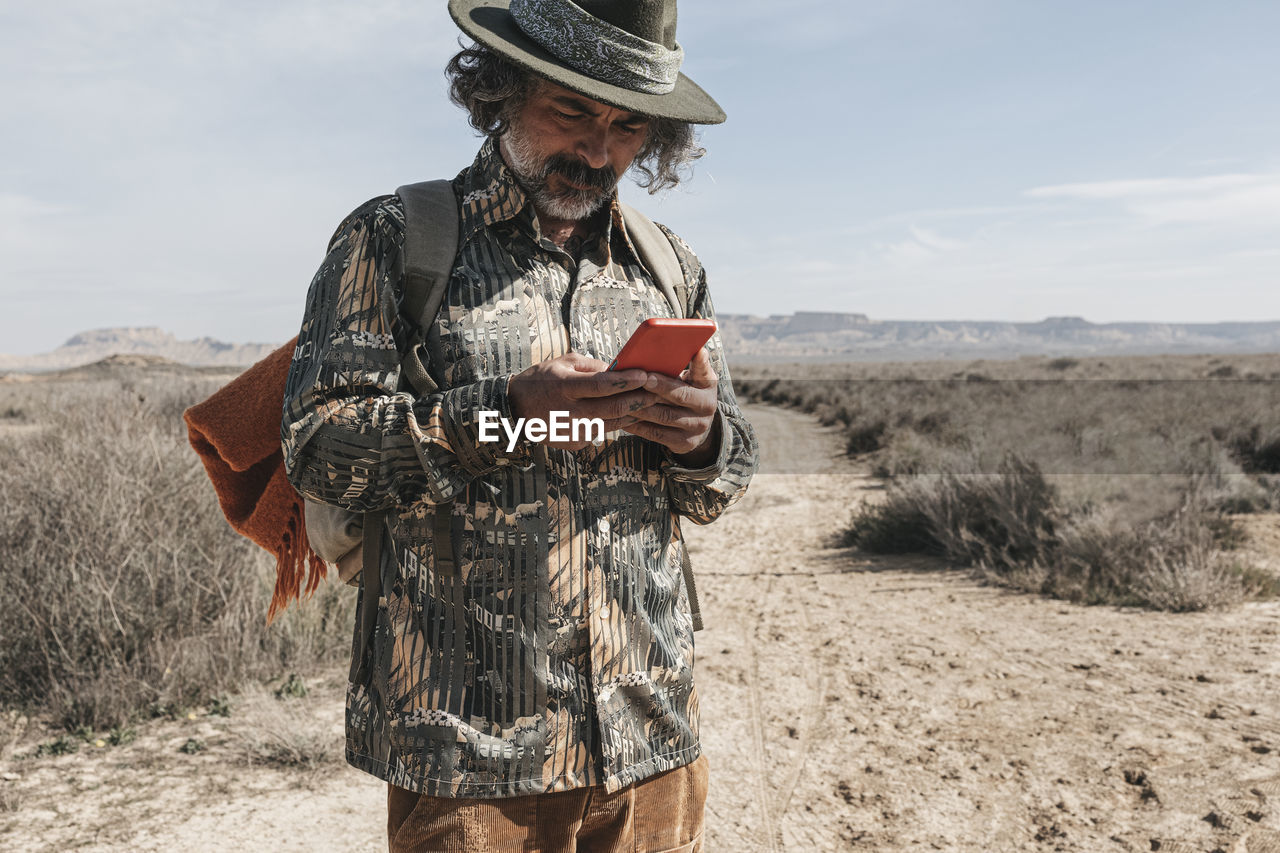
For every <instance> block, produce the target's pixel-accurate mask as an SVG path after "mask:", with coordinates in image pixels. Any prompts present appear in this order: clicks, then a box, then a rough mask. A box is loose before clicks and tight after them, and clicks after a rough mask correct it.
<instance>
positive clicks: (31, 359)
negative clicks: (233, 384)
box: [0, 326, 280, 371]
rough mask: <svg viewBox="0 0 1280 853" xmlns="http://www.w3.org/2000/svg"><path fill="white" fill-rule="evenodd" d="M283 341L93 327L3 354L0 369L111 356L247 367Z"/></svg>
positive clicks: (84, 361)
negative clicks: (50, 346) (32, 349)
mask: <svg viewBox="0 0 1280 853" xmlns="http://www.w3.org/2000/svg"><path fill="white" fill-rule="evenodd" d="M278 346H280V344H278V343H276V344H229V343H224V342H223V341H215V340H214V339H213V338H196V339H195V340H192V341H180V340H178V339H177V338H176V337H174V336H173V335H172V334H170V333H169V332H166V331H164V330H162V329H157V328H155V327H153V326H149V327H141V328H118V329H93V330H92V331H88V332H80V333H79V334H77V335H72V336H71V337H70V338H69V339H67V342H66V343H64V344H63V345H62V346H60V347H58V348H57V349H55V350H53V351H52V352H46V353H40V354H39V355H0V370H8V371H36V370H62V369H64V368H67V367H77V366H79V365H82V364H90V363H92V362H96V361H100V360H102V359H104V358H107V357H108V356H112V355H121V354H124V355H142V356H158V357H160V358H165V359H169V360H171V361H177V362H181V363H182V364H192V365H215V366H225V367H239V366H247V365H250V364H253V363H254V362H255V361H258V360H259V359H261V358H262V357H263V356H265V355H267V354H268V353H269V352H271V351H272V350H274V349H275V348H276V347H278Z"/></svg>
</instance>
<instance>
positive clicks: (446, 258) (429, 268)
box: [355, 180, 458, 665]
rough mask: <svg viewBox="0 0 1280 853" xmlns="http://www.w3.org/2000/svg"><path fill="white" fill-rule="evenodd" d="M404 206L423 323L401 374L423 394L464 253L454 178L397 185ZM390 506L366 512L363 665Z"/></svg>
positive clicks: (445, 533)
mask: <svg viewBox="0 0 1280 853" xmlns="http://www.w3.org/2000/svg"><path fill="white" fill-rule="evenodd" d="M396 195H398V196H400V202H401V203H402V204H403V205H404V246H403V247H402V249H401V252H402V258H403V262H404V311H403V313H404V314H406V315H407V316H409V317H412V318H413V320H414V322H416V323H417V324H418V328H417V331H416V332H415V333H414V336H413V339H412V340H411V341H410V346H409V352H408V354H407V355H405V357H404V360H403V361H402V362H401V363H400V377H401V380H402V381H404V382H408V383H409V385H410V386H411V387H412V388H413V389H414V390H415V391H417V392H418V393H419V394H430V393H431V392H433V391H435V390H437V386H436V383H435V381H434V380H433V379H432V378H431V375H430V374H429V373H427V364H426V350H425V345H426V335H427V330H428V329H429V328H430V327H431V324H432V322H433V321H434V320H435V317H436V314H437V313H439V311H440V305H441V304H442V303H443V302H444V297H445V291H447V290H448V288H449V278H450V277H451V275H452V273H453V264H454V259H455V258H456V257H457V255H458V199H457V197H456V196H455V195H454V194H453V184H452V183H451V182H450V181H446V180H439V181H423V182H422V183H417V184H406V185H405V186H402V187H399V188H398V189H396ZM388 512H389V511H388V510H383V511H380V512H372V513H368V514H366V515H365V516H364V524H363V534H362V544H363V550H362V559H361V560H360V564H361V567H362V568H361V571H360V576H359V582H360V583H362V584H363V585H364V590H363V594H364V598H363V599H362V600H361V605H362V606H361V609H360V615H359V618H360V635H359V636H360V646H359V648H357V649H356V654H355V660H356V661H357V665H363V663H364V660H365V655H366V651H367V646H368V644H369V643H371V642H373V631H374V626H375V624H376V622H377V615H378V601H379V599H380V598H381V597H382V542H383V536H384V535H385V533H386V526H387V520H388ZM452 514H453V502H452V501H448V502H446V503H444V504H441V505H440V506H438V507H436V517H435V528H434V529H435V536H434V537H433V541H434V545H435V548H436V553H437V554H438V555H439V561H438V564H439V565H440V566H441V568H442V570H444V571H448V570H450V569H452V568H453V549H452V542H451V541H450V537H449V520H450V518H451V516H452Z"/></svg>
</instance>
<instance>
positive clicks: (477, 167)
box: [460, 137, 640, 261]
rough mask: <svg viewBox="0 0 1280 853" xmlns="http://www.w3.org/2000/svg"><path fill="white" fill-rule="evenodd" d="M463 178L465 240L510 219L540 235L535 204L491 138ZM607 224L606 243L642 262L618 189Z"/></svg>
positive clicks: (613, 194)
mask: <svg viewBox="0 0 1280 853" xmlns="http://www.w3.org/2000/svg"><path fill="white" fill-rule="evenodd" d="M460 177H461V178H462V195H461V209H462V235H463V240H464V241H465V240H467V239H470V238H471V237H473V236H474V235H475V233H476V232H477V231H479V230H480V229H481V228H484V227H487V226H491V225H496V224H497V223H500V222H507V221H510V220H518V221H520V222H521V223H522V224H524V225H525V226H527V227H528V228H529V229H530V231H531V233H533V234H535V235H536V234H537V228H536V225H535V222H534V211H533V205H532V204H531V203H530V202H529V197H528V195H527V194H526V193H525V191H524V188H523V187H521V186H520V183H519V182H518V181H517V180H516V179H515V175H513V174H512V173H511V170H510V169H509V168H507V164H506V162H505V161H504V160H503V159H502V154H501V153H500V152H499V151H498V145H497V143H496V142H495V141H494V139H493V138H492V137H489V138H487V139H485V141H484V144H483V145H481V146H480V151H479V153H478V154H476V159H475V161H474V162H472V164H471V168H470V169H468V170H466V171H465V172H463V174H462V175H461V176H460ZM605 223H606V224H605V229H606V233H605V238H606V246H610V247H612V246H614V245H616V244H617V243H619V242H620V243H621V244H622V245H623V246H625V247H626V250H627V251H628V252H629V253H630V254H631V257H632V258H633V259H635V260H636V261H639V258H640V256H639V254H638V253H637V252H636V250H635V246H634V245H632V243H631V238H630V236H629V235H628V234H627V228H626V224H625V223H624V222H623V219H622V208H621V207H619V205H618V192H617V190H616V189H615V190H614V191H613V193H612V194H611V195H610V196H609V217H608V218H607V219H606V220H605ZM610 232H612V233H610ZM615 238H617V239H616V240H615Z"/></svg>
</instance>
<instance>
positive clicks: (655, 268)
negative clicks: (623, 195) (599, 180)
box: [618, 201, 689, 317]
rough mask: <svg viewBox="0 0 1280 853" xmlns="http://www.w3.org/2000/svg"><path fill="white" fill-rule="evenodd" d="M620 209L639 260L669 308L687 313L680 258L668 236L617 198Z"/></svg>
mask: <svg viewBox="0 0 1280 853" xmlns="http://www.w3.org/2000/svg"><path fill="white" fill-rule="evenodd" d="M618 207H620V208H621V209H622V221H623V222H624V223H625V224H626V226H627V236H628V237H630V238H631V243H632V245H634V246H635V247H636V252H637V253H638V254H639V255H640V263H641V265H643V266H644V268H645V269H646V270H648V271H649V275H651V276H653V280H654V283H655V284H657V285H658V288H659V289H660V290H661V291H662V293H663V295H664V296H666V297H667V302H669V303H670V304H671V310H672V311H673V312H674V313H675V315H676V316H677V317H687V316H689V305H688V300H689V287H688V283H687V282H686V281H685V278H684V270H683V269H682V268H681V267H680V259H679V258H677V257H676V250H675V248H673V247H672V245H671V241H670V240H668V239H667V235H666V234H663V233H662V230H661V229H660V228H658V226H657V225H654V224H653V220H652V219H650V218H649V217H647V216H645V215H644V214H643V213H641V212H640V211H638V210H636V209H635V208H634V207H632V206H631V205H629V204H626V203H625V202H622V201H619V202H618Z"/></svg>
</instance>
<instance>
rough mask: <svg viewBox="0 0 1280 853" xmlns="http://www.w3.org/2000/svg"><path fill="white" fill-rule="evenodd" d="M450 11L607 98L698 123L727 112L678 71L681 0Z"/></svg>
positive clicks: (509, 3)
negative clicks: (679, 9)
mask: <svg viewBox="0 0 1280 853" xmlns="http://www.w3.org/2000/svg"><path fill="white" fill-rule="evenodd" d="M449 14H450V15H452V16H453V20H454V21H456V22H457V24H458V26H459V27H461V28H462V31H463V32H465V33H466V34H467V35H469V36H471V38H473V39H475V41H476V42H477V43H479V44H481V45H483V46H484V47H486V48H488V49H489V50H491V51H493V52H494V53H496V54H498V55H499V56H501V57H503V58H504V59H506V60H508V61H510V62H512V63H514V64H516V65H518V66H520V67H522V68H525V69H527V70H529V71H532V72H533V73H534V74H537V75H538V76H539V77H545V78H546V79H548V80H550V81H551V82H553V83H558V84H560V85H561V86H564V87H565V88H566V89H572V90H573V91H575V92H578V93H580V94H583V95H586V96H587V97H588V98H591V99H593V100H596V101H599V102H601V103H603V104H608V105H610V106H613V107H618V108H619V109H624V110H629V111H631V112H636V113H643V114H645V115H649V116H659V117H663V118H673V119H678V120H680V121H687V122H692V123H694V124H719V123H720V122H722V121H724V119H725V115H724V110H722V109H720V105H719V104H717V103H716V102H715V101H714V100H712V98H711V96H710V95H708V94H707V93H706V92H704V91H702V89H701V88H699V86H698V84H696V83H694V82H693V81H692V80H690V79H689V78H688V77H686V76H684V75H683V74H681V73H680V62H681V60H683V58H684V51H683V50H682V49H681V48H680V45H679V44H677V43H676V0H577V2H573V0H449Z"/></svg>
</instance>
